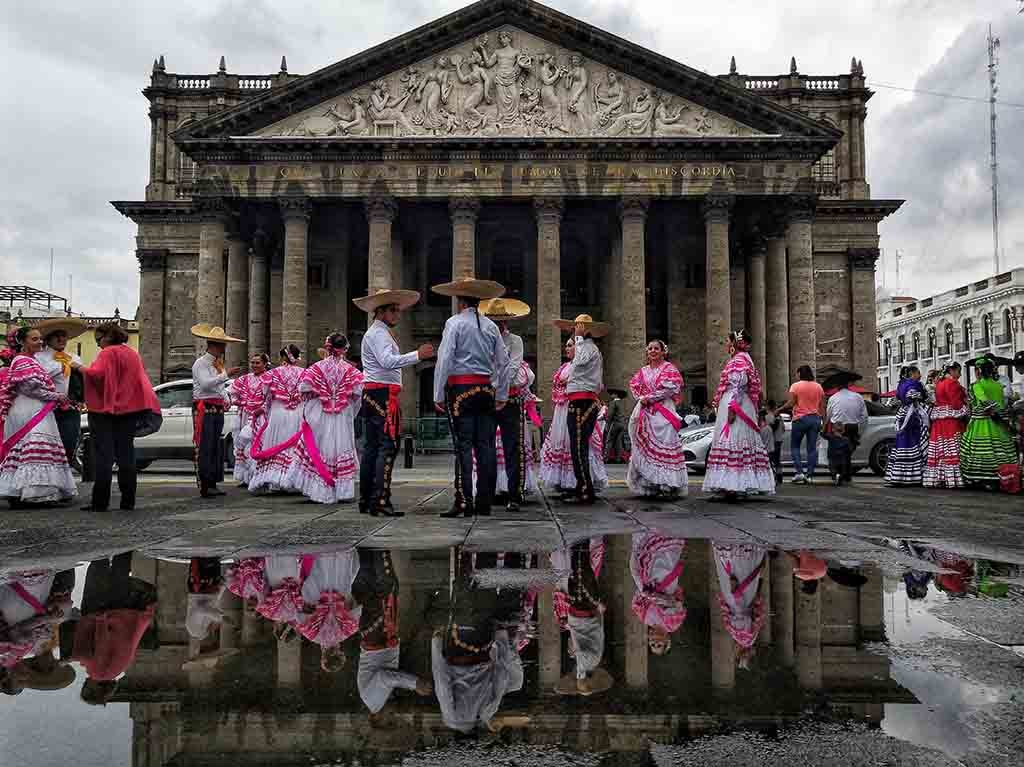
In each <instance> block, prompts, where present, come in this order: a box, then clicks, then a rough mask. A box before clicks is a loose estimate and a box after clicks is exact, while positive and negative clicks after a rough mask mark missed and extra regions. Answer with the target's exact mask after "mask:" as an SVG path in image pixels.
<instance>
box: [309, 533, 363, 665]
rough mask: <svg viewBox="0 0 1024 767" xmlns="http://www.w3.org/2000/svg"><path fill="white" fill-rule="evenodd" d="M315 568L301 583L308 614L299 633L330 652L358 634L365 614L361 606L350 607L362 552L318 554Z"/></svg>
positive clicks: (314, 564)
mask: <svg viewBox="0 0 1024 767" xmlns="http://www.w3.org/2000/svg"><path fill="white" fill-rule="evenodd" d="M312 560H313V561H312V567H310V568H309V574H308V575H307V576H306V578H305V580H304V581H303V582H302V598H303V600H304V601H305V609H306V611H307V613H308V612H309V611H310V610H312V614H311V615H309V616H308V618H307V619H306V621H305V623H303V624H302V627H301V628H300V629H299V630H300V631H301V632H302V635H303V636H304V637H306V639H308V640H309V641H310V642H315V643H316V644H318V645H320V647H321V648H324V649H327V648H330V647H335V646H336V645H339V644H341V643H342V642H344V641H345V640H346V639H348V638H349V637H350V636H352V635H353V634H355V633H356V631H358V630H359V618H360V616H361V615H362V614H363V606H362V605H360V604H356V605H353V606H352V607H349V605H348V604H347V602H348V601H349V600H350V599H351V598H352V584H353V583H354V582H355V579H356V575H358V573H359V552H358V551H357V550H356V549H348V550H347V551H338V552H334V553H330V554H316V555H314V556H313V557H312Z"/></svg>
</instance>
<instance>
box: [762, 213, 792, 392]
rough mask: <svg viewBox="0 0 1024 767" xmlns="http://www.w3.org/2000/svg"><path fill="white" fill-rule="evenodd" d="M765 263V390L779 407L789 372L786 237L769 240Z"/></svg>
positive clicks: (787, 383) (776, 236)
mask: <svg viewBox="0 0 1024 767" xmlns="http://www.w3.org/2000/svg"><path fill="white" fill-rule="evenodd" d="M767 244H768V253H767V256H766V260H765V269H764V276H765V285H766V290H765V314H766V318H765V322H766V324H767V329H766V333H765V379H766V381H765V391H766V392H767V393H768V399H773V400H775V401H776V402H778V403H779V404H780V405H781V404H782V402H783V401H785V399H786V392H787V391H788V390H789V383H790V379H791V378H792V375H793V373H792V371H791V370H790V366H789V273H788V269H787V268H786V238H785V237H784V236H782V234H781V233H778V234H775V235H773V236H771V237H769V238H768V243H767Z"/></svg>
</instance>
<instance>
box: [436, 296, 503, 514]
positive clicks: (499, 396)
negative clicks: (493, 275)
mask: <svg viewBox="0 0 1024 767" xmlns="http://www.w3.org/2000/svg"><path fill="white" fill-rule="evenodd" d="M431 290H433V291H434V292H435V293H437V294H438V295H442V296H451V297H453V298H455V299H456V308H457V310H458V313H457V314H455V315H453V316H452V317H449V318H448V321H447V322H445V324H444V334H443V335H442V336H441V346H440V347H439V348H438V350H437V366H436V367H435V368H434V406H435V407H436V408H437V409H438V410H439V411H440V412H447V413H448V422H449V424H450V426H451V431H452V442H453V443H454V447H455V503H454V504H453V505H452V508H451V509H450V510H449V511H447V512H445V513H444V514H442V516H445V517H457V516H459V515H460V514H465V515H466V516H467V517H468V516H470V515H473V514H482V515H490V513H491V501H492V499H493V496H494V487H495V484H496V482H497V470H498V469H497V455H496V450H495V445H494V434H495V430H496V428H497V424H496V422H495V412H496V411H498V410H501V409H502V408H503V407H505V403H506V401H507V400H508V386H509V367H508V349H506V348H505V342H504V340H503V339H502V337H501V331H500V330H498V326H497V325H495V324H494V322H492V321H491V320H489V319H488V318H487V317H481V316H480V313H479V311H478V308H479V306H480V302H481V301H484V300H486V299H488V298H497V297H498V296H500V295H502V294H503V293H504V292H505V288H504V287H503V286H502V285H499V284H498V283H497V282H492V281H491V280H478V279H475V278H473V277H468V276H467V277H462V278H460V279H458V280H455V281H453V282H447V283H444V284H443V285H435V286H434V287H432V288H431ZM474 453H475V454H476V464H477V483H476V484H477V488H476V489H477V493H476V502H475V504H474V499H473V480H472V477H473V454H474Z"/></svg>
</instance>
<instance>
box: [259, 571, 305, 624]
mask: <svg viewBox="0 0 1024 767" xmlns="http://www.w3.org/2000/svg"><path fill="white" fill-rule="evenodd" d="M302 605H303V602H302V586H300V585H299V582H298V581H297V580H295V579H294V578H285V579H284V580H283V581H282V582H281V585H280V586H277V587H275V588H274V589H273V590H271V592H270V593H269V594H268V595H267V598H266V599H264V600H263V602H261V603H260V604H259V605H257V607H256V612H258V613H259V614H260V615H262V616H263V617H264V618H266V619H268V620H272V621H278V622H282V623H294V622H295V621H296V620H297V619H298V617H299V615H300V614H301V613H302Z"/></svg>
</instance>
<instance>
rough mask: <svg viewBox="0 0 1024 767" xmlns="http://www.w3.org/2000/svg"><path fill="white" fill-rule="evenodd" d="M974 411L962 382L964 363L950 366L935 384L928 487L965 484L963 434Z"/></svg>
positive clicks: (947, 366)
mask: <svg viewBox="0 0 1024 767" xmlns="http://www.w3.org/2000/svg"><path fill="white" fill-rule="evenodd" d="M969 412H970V407H969V405H968V403H967V392H966V391H965V390H964V387H963V386H961V385H960V364H959V363H957V362H953V363H950V364H949V365H946V367H945V369H944V370H943V376H942V378H941V379H939V382H938V383H937V384H936V385H935V406H934V407H933V408H932V413H931V433H930V434H929V437H928V461H927V463H926V464H925V467H924V477H923V484H924V486H925V487H962V486H963V477H962V476H961V474H960V435H961V434H963V431H964V419H965V418H966V417H967V414H968V413H969Z"/></svg>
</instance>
